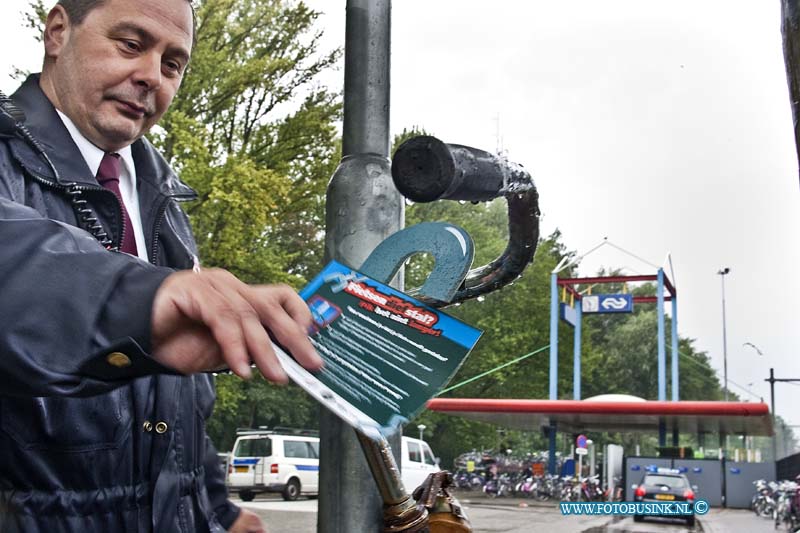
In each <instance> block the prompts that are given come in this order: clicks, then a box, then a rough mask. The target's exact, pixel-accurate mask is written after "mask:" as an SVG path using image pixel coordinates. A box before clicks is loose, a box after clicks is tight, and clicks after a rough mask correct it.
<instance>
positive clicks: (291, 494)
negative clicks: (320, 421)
mask: <svg viewBox="0 0 800 533" xmlns="http://www.w3.org/2000/svg"><path fill="white" fill-rule="evenodd" d="M312 433H314V432H309V431H300V430H287V431H283V430H281V428H276V429H275V430H266V429H256V430H240V431H238V432H237V434H238V435H239V436H238V437H237V438H236V442H235V443H234V445H233V452H232V453H231V458H230V463H229V467H228V488H229V490H231V492H238V493H239V497H240V498H241V499H242V500H244V501H246V502H249V501H251V500H252V499H253V498H254V497H255V495H256V494H257V493H260V492H280V493H281V495H282V496H283V499H284V500H287V501H293V500H296V499H297V497H298V496H300V495H301V494H306V495H308V496H316V495H317V491H318V490H319V438H318V437H316V436H312Z"/></svg>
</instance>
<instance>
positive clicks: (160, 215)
mask: <svg viewBox="0 0 800 533" xmlns="http://www.w3.org/2000/svg"><path fill="white" fill-rule="evenodd" d="M26 170H27V172H28V174H29V175H30V176H31V177H32V178H33V179H34V180H35V181H37V182H39V183H41V184H42V185H47V186H48V187H52V188H53V189H57V190H60V191H68V190H69V188H68V187H65V186H64V185H61V184H60V183H57V182H55V181H51V180H49V179H47V178H45V177H44V176H41V175H40V174H38V173H36V172H32V171H31V170H30V169H26ZM74 188H75V190H79V191H105V192H107V193H109V194H111V196H113V197H114V199H115V200H116V201H117V206H118V207H119V214H120V220H121V221H122V228H121V229H120V232H119V236H120V238H119V242H118V243H117V244H118V248H119V247H121V246H122V239H123V238H124V236H125V218H124V216H125V215H124V213H123V212H122V203H121V202H120V201H119V198H117V195H116V194H114V193H113V192H111V191H109V190H108V189H106V188H104V187H101V186H99V185H98V186H97V187H93V186H87V185H75V186H74ZM171 198H174V199H175V200H176V201H189V200H191V199H192V198H189V197H188V195H185V197H184V198H182V197H181V196H165V197H164V198H163V199H162V200H161V203H160V204H159V206H158V210H157V211H156V217H155V223H154V224H153V241H152V246H151V248H150V262H151V263H152V264H154V265H155V264H157V263H156V261H157V260H158V237H159V235H160V234H161V225H162V222H163V220H164V213H165V212H166V210H167V204H168V203H169V201H170V199H171ZM78 222H80V221H78Z"/></svg>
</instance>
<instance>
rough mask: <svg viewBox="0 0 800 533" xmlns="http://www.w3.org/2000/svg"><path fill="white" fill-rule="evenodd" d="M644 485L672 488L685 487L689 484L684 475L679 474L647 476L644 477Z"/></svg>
mask: <svg viewBox="0 0 800 533" xmlns="http://www.w3.org/2000/svg"><path fill="white" fill-rule="evenodd" d="M644 485H647V486H650V487H661V486H667V487H669V488H671V489H685V488H688V484H687V483H686V481H684V479H683V478H682V477H678V476H647V477H646V478H644Z"/></svg>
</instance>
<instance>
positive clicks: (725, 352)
mask: <svg viewBox="0 0 800 533" xmlns="http://www.w3.org/2000/svg"><path fill="white" fill-rule="evenodd" d="M730 272H731V269H730V268H728V267H725V268H722V269H720V270H718V271H717V274H719V277H720V279H721V280H722V368H723V379H724V380H725V389H724V391H725V401H726V402H727V401H728V334H727V331H726V326H725V276H727V275H728V274H730Z"/></svg>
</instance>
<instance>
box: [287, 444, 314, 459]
mask: <svg viewBox="0 0 800 533" xmlns="http://www.w3.org/2000/svg"><path fill="white" fill-rule="evenodd" d="M313 451H314V450H313V448H311V447H310V446H308V443H307V442H306V441H302V440H285V441H283V455H284V456H286V457H292V458H295V459H311V458H313V456H312V455H311V453H312V452H313Z"/></svg>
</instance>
